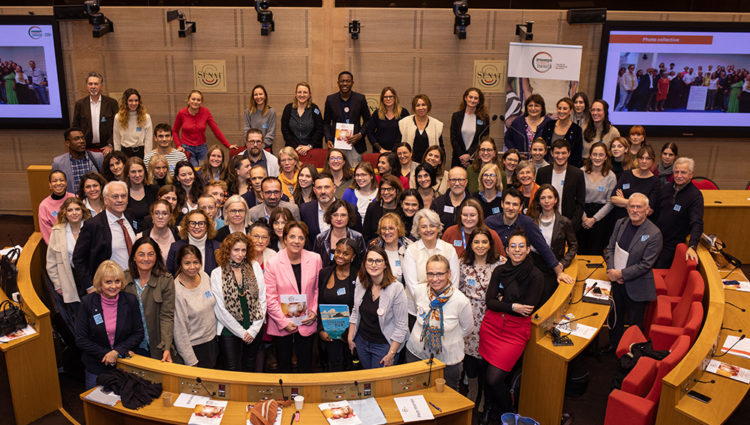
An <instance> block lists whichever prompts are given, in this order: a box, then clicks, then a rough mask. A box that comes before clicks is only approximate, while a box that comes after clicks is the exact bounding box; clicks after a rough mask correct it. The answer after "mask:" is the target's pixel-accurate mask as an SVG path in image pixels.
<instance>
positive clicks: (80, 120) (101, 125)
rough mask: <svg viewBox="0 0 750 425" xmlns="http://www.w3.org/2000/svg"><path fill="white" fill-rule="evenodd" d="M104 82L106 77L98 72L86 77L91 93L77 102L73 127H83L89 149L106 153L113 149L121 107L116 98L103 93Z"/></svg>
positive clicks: (87, 86)
mask: <svg viewBox="0 0 750 425" xmlns="http://www.w3.org/2000/svg"><path fill="white" fill-rule="evenodd" d="M103 83H104V77H102V75H101V74H99V73H98V72H90V73H89V75H88V76H87V77H86V88H87V89H88V92H89V95H88V96H86V97H84V98H83V99H80V100H78V101H77V102H76V105H75V111H74V112H73V122H72V124H71V127H79V128H81V129H83V133H84V135H85V136H86V148H87V149H94V150H97V151H101V152H102V153H103V154H104V155H106V154H108V153H110V152H111V151H112V133H113V131H112V127H113V125H114V123H115V115H116V114H117V110H118V109H119V107H118V105H117V101H116V100H115V99H112V98H111V97H107V96H104V95H103V94H101V89H102V84H103Z"/></svg>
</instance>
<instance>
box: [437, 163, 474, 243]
mask: <svg viewBox="0 0 750 425" xmlns="http://www.w3.org/2000/svg"><path fill="white" fill-rule="evenodd" d="M468 182H469V179H468V178H467V175H466V170H465V169H464V168H462V167H460V166H455V167H453V168H451V170H450V171H449V172H448V185H449V187H450V189H449V190H448V191H447V192H445V194H444V195H441V196H439V197H437V198H436V199H435V200H434V201H433V202H432V205H430V209H431V210H433V211H435V212H436V213H438V215H439V216H440V222H441V223H443V228H444V229H447V228H449V227H451V226H453V225H454V224H456V222H458V210H459V209H460V207H461V204H462V203H463V202H464V199H468V198H471V193H470V192H469V191H468V190H466V186H467V185H468Z"/></svg>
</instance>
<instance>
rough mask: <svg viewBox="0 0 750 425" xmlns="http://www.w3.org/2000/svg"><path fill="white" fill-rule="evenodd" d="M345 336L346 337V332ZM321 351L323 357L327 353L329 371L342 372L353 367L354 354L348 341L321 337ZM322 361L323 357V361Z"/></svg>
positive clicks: (327, 369)
mask: <svg viewBox="0 0 750 425" xmlns="http://www.w3.org/2000/svg"><path fill="white" fill-rule="evenodd" d="M343 337H344V338H346V334H344V336H343ZM320 352H321V358H322V357H323V356H324V355H325V359H326V360H327V368H326V371H327V372H341V371H344V370H349V369H351V368H352V367H351V366H352V355H351V352H350V351H349V344H348V343H346V342H344V341H342V340H340V339H334V340H333V341H331V342H327V341H323V340H322V339H321V340H320ZM322 361H323V360H322V359H321V363H322Z"/></svg>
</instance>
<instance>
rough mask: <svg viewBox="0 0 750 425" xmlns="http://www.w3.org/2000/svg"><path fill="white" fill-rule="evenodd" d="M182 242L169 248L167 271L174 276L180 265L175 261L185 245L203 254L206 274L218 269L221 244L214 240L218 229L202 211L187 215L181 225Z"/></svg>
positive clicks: (191, 212)
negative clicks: (218, 253) (217, 262)
mask: <svg viewBox="0 0 750 425" xmlns="http://www.w3.org/2000/svg"><path fill="white" fill-rule="evenodd" d="M179 235H180V240H178V241H175V242H174V243H173V244H172V246H170V247H169V254H167V270H169V273H171V274H172V275H173V276H174V274H175V270H176V269H177V267H178V266H179V264H178V263H177V262H176V261H175V258H176V255H177V251H179V249H180V248H181V247H183V246H184V245H193V246H194V247H196V248H198V250H199V251H200V253H201V264H203V270H204V271H205V272H206V273H211V272H212V271H213V269H215V268H216V257H215V252H216V250H217V249H219V245H220V244H219V242H218V241H216V240H214V238H215V237H216V228H215V227H214V221H213V220H212V219H211V217H209V215H208V214H206V213H205V212H203V211H202V210H193V211H190V212H189V213H187V214H185V217H183V218H182V223H180V233H179Z"/></svg>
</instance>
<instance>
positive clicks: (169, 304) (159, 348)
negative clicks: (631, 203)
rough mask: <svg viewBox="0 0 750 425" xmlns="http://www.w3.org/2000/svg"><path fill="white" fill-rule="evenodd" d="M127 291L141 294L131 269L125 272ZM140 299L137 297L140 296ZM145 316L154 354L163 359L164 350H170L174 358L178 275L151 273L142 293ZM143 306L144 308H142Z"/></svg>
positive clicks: (150, 346) (135, 294)
mask: <svg viewBox="0 0 750 425" xmlns="http://www.w3.org/2000/svg"><path fill="white" fill-rule="evenodd" d="M123 283H124V285H125V287H124V288H123V290H122V291H123V292H126V293H128V294H132V295H133V296H135V297H137V296H138V290H137V289H136V287H135V279H134V278H133V275H132V274H131V273H130V270H126V271H125V282H123ZM136 299H137V298H136ZM141 302H142V303H143V315H144V316H146V330H148V345H149V349H150V351H151V357H152V358H154V359H161V358H162V356H163V355H164V351H166V350H169V351H170V355H171V356H172V357H173V358H174V355H175V354H177V350H176V349H175V347H174V346H173V345H172V336H173V335H174V278H173V277H172V275H170V274H163V275H161V276H154V275H151V278H150V279H149V280H148V283H147V284H146V287H145V288H143V292H142V294H141ZM139 308H140V307H139Z"/></svg>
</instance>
